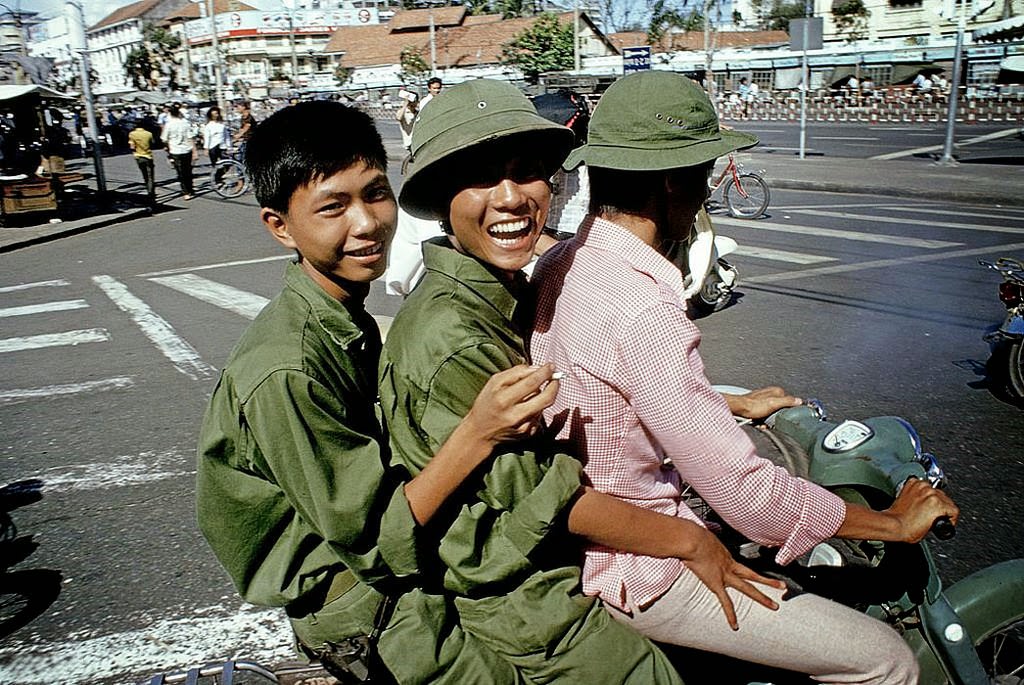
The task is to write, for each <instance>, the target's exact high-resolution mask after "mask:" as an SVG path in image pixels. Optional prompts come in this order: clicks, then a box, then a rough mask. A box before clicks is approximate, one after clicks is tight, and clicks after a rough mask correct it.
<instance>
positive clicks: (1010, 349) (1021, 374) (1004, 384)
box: [987, 340, 1024, 404]
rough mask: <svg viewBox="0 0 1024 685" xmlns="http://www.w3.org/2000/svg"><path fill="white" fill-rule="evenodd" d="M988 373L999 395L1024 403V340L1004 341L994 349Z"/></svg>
mask: <svg viewBox="0 0 1024 685" xmlns="http://www.w3.org/2000/svg"><path fill="white" fill-rule="evenodd" d="M987 370H988V374H989V378H990V380H991V382H992V383H993V386H992V387H993V388H994V390H995V391H996V394H997V395H1002V396H1003V399H1006V400H1009V401H1010V402H1013V403H1015V404H1024V341H1021V340H1015V341H1012V342H1011V341H1004V342H1000V343H998V344H997V345H996V346H995V348H994V349H993V350H992V357H991V358H990V359H989V363H988V367H987Z"/></svg>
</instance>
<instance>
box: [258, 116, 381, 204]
mask: <svg viewBox="0 0 1024 685" xmlns="http://www.w3.org/2000/svg"><path fill="white" fill-rule="evenodd" d="M359 162H362V163H364V164H366V165H368V166H370V167H373V168H375V169H380V170H381V171H386V170H387V164H388V157H387V152H385V150H384V143H383V142H382V141H381V138H380V133H379V132H378V131H377V128H376V126H374V123H373V119H371V118H370V116H369V115H367V114H365V113H364V112H362V111H360V110H358V109H354V108H352V107H346V106H345V105H343V104H341V103H340V102H331V101H327V100H316V101H312V102H300V103H299V104H297V105H290V106H288V107H285V108H284V109H281V110H279V111H277V112H275V113H274V114H272V115H270V116H269V117H267V118H266V119H265V120H264V121H262V122H260V123H259V124H257V126H256V127H255V128H254V129H253V133H252V137H251V138H250V139H249V142H248V144H247V146H246V152H245V168H246V172H247V173H248V175H249V179H250V181H251V182H252V187H253V192H254V193H255V195H256V200H257V201H258V202H259V203H260V206H261V207H269V208H270V209H273V210H274V211H278V212H287V211H288V205H289V203H290V201H291V197H292V194H293V193H295V191H296V190H298V189H299V188H300V187H302V186H304V185H307V184H308V183H310V182H311V181H313V180H314V179H318V178H327V177H329V176H333V175H334V174H336V173H338V172H339V171H343V170H345V169H348V168H349V167H351V166H353V165H355V164H357V163H359Z"/></svg>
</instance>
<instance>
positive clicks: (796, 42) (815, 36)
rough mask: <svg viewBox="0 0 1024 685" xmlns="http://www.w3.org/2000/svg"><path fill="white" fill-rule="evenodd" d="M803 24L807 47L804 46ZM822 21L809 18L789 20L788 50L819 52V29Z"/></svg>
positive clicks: (818, 18)
mask: <svg viewBox="0 0 1024 685" xmlns="http://www.w3.org/2000/svg"><path fill="white" fill-rule="evenodd" d="M804 22H806V23H807V45H806V46H805V45H804ZM823 23H824V19H822V18H821V17H809V18H807V19H790V20H789V49H790V50H794V51H795V50H804V49H807V50H821V46H822V43H821V29H822V24H823Z"/></svg>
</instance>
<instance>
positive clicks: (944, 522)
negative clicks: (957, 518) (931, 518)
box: [932, 516, 956, 540]
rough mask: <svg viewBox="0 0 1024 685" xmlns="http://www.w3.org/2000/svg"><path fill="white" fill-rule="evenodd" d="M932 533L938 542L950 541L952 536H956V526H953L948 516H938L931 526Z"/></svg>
mask: <svg viewBox="0 0 1024 685" xmlns="http://www.w3.org/2000/svg"><path fill="white" fill-rule="evenodd" d="M932 532H933V533H934V534H935V537H937V538H938V539H940V540H952V539H953V536H954V535H956V526H954V525H953V522H952V521H951V520H950V519H949V517H948V516H940V517H939V518H937V519H935V522H934V523H933V524H932Z"/></svg>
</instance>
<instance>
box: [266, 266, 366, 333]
mask: <svg viewBox="0 0 1024 685" xmlns="http://www.w3.org/2000/svg"><path fill="white" fill-rule="evenodd" d="M284 282H285V286H286V287H288V288H290V289H291V290H292V291H294V292H295V293H296V294H297V295H298V296H299V297H301V298H302V299H303V300H305V301H306V302H307V303H308V304H309V309H310V311H311V312H312V313H313V316H314V317H316V320H317V322H319V324H320V326H321V327H322V328H323V329H324V330H325V331H326V332H327V334H328V335H330V336H331V339H333V340H334V342H336V343H338V344H339V345H341V346H342V347H346V348H347V347H349V346H350V345H351V344H352V343H353V342H355V341H356V340H358V339H359V338H362V337H363V336H365V335H366V331H365V330H363V328H361V327H360V322H362V323H363V324H365V323H366V321H365V319H366V318H367V317H369V314H367V313H366V309H365V307H364V303H363V302H362V301H359V302H358V303H356V302H351V303H349V302H341V301H339V300H336V299H335V298H333V297H331V296H330V295H328V294H327V291H325V290H324V289H323V288H321V287H320V286H319V285H318V284H317V283H316V281H314V280H313V279H312V278H310V277H309V275H308V274H307V273H306V272H305V271H303V270H302V266H301V265H300V264H299V263H298V262H290V263H289V264H288V268H287V269H286V270H285V273H284ZM339 313H340V314H342V315H341V316H339ZM374 328H376V323H374Z"/></svg>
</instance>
